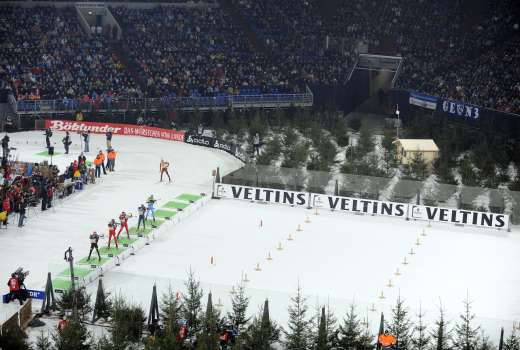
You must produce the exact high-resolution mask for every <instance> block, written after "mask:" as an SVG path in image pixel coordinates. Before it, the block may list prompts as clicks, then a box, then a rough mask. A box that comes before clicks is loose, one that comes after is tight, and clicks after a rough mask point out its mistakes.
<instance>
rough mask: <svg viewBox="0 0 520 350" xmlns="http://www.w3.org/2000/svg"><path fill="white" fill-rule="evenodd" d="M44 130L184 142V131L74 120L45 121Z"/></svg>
mask: <svg viewBox="0 0 520 350" xmlns="http://www.w3.org/2000/svg"><path fill="white" fill-rule="evenodd" d="M45 128H50V129H52V130H58V131H69V132H78V133H79V132H86V131H90V132H91V133H93V134H104V133H106V132H108V131H111V132H112V133H113V134H114V135H133V136H144V137H152V138H155V139H163V140H171V141H180V142H184V131H179V130H169V129H161V128H155V127H150V126H143V125H131V124H117V123H95V122H77V121H74V120H51V119H47V120H45Z"/></svg>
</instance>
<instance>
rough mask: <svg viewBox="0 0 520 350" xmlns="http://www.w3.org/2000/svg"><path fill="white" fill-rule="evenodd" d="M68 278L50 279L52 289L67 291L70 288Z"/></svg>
mask: <svg viewBox="0 0 520 350" xmlns="http://www.w3.org/2000/svg"><path fill="white" fill-rule="evenodd" d="M70 285H71V283H70V279H68V280H66V279H61V278H57V279H54V280H52V287H53V288H54V290H56V289H58V290H62V291H67V290H69V289H70Z"/></svg>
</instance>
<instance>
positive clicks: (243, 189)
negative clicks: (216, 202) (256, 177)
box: [215, 184, 309, 207]
mask: <svg viewBox="0 0 520 350" xmlns="http://www.w3.org/2000/svg"><path fill="white" fill-rule="evenodd" d="M215 195H216V196H217V197H220V198H230V199H241V200H248V201H262V202H267V203H276V204H286V205H295V206H305V207H306V206H307V205H308V204H309V202H308V200H309V194H308V193H307V192H294V191H285V190H276V189H272V188H260V187H249V186H239V185H228V184H216V188H215Z"/></svg>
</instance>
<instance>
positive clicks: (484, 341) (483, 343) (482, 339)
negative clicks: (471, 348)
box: [477, 330, 495, 350]
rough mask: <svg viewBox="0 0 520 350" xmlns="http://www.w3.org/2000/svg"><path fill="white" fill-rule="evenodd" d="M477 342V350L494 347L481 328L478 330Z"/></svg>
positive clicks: (492, 349) (492, 348) (491, 349)
mask: <svg viewBox="0 0 520 350" xmlns="http://www.w3.org/2000/svg"><path fill="white" fill-rule="evenodd" d="M477 344H478V345H477V349H478V350H494V349H495V348H494V346H493V344H492V343H491V341H490V340H489V337H488V336H487V334H486V333H484V331H483V330H481V331H480V335H479V337H478V342H477Z"/></svg>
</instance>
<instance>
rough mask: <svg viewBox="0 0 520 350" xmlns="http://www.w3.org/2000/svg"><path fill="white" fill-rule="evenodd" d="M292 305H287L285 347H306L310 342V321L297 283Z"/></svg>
mask: <svg viewBox="0 0 520 350" xmlns="http://www.w3.org/2000/svg"><path fill="white" fill-rule="evenodd" d="M291 302H292V305H290V306H289V321H288V322H287V327H288V328H289V330H288V331H284V332H285V338H286V339H285V347H286V348H287V349H300V350H305V349H308V348H309V346H310V345H311V343H312V340H311V331H310V329H309V328H310V327H309V325H310V321H309V320H308V319H307V316H306V314H307V304H306V303H307V300H306V298H305V297H304V296H303V295H302V291H301V287H300V285H299V284H298V289H297V291H296V295H295V296H294V297H292V298H291Z"/></svg>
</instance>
